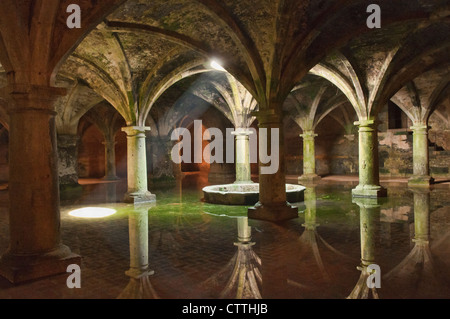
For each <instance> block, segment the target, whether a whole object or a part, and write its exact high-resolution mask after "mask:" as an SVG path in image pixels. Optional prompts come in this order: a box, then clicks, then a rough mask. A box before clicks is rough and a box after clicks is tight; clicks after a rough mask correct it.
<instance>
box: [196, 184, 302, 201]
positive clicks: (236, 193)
mask: <svg viewBox="0 0 450 319" xmlns="http://www.w3.org/2000/svg"><path fill="white" fill-rule="evenodd" d="M304 191H305V187H303V186H301V185H294V184H286V197H287V201H288V202H289V203H298V202H303V200H304V196H303V192H304ZM203 194H204V198H205V202H207V203H210V204H219V205H243V206H253V205H255V204H256V203H257V202H258V201H259V184H258V183H252V184H225V185H213V186H207V187H205V188H203Z"/></svg>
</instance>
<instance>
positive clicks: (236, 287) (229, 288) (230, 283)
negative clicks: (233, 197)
mask: <svg viewBox="0 0 450 319" xmlns="http://www.w3.org/2000/svg"><path fill="white" fill-rule="evenodd" d="M237 226H238V241H237V242H235V243H234V245H235V246H237V248H238V251H237V252H236V254H235V255H234V257H233V258H232V259H231V261H230V262H229V263H228V264H227V265H226V266H225V267H224V268H222V270H220V271H219V272H218V273H217V274H216V275H214V276H213V277H211V278H209V279H207V280H206V281H204V282H203V283H202V284H201V286H202V287H205V288H207V287H210V286H219V285H220V283H221V282H222V281H225V280H227V278H228V280H227V282H226V284H225V287H224V289H223V290H222V291H221V293H220V298H236V299H261V293H260V286H261V284H262V276H261V272H260V267H261V259H260V258H259V257H258V256H257V255H256V254H255V252H254V251H253V248H252V247H253V246H254V245H255V243H254V242H251V227H249V226H248V218H247V217H239V218H237Z"/></svg>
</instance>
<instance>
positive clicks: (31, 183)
mask: <svg viewBox="0 0 450 319" xmlns="http://www.w3.org/2000/svg"><path fill="white" fill-rule="evenodd" d="M61 94H62V92H61V90H60V89H57V88H50V87H38V86H32V87H25V88H20V87H14V88H13V89H12V93H11V95H10V97H11V102H12V103H13V105H11V108H10V142H9V156H10V161H9V163H10V180H9V197H10V207H9V232H10V243H9V248H8V250H7V252H6V253H5V254H4V255H3V256H2V258H1V261H0V274H1V275H2V276H3V277H6V278H7V279H8V280H10V281H11V282H13V283H18V282H23V281H28V280H35V279H38V278H42V277H47V276H51V275H56V274H60V273H65V272H66V270H67V267H68V266H69V265H70V264H78V265H80V261H81V260H80V257H79V256H77V255H75V254H72V253H71V251H70V249H69V248H68V247H67V246H64V245H63V244H62V243H61V237H60V235H61V234H60V211H59V200H60V199H59V182H58V156H57V145H56V128H55V115H56V112H55V111H54V107H53V102H54V100H55V99H56V98H57V97H58V96H59V95H61Z"/></svg>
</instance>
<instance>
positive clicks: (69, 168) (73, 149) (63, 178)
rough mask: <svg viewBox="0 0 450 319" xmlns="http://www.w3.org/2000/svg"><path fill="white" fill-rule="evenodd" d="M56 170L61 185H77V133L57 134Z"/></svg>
mask: <svg viewBox="0 0 450 319" xmlns="http://www.w3.org/2000/svg"><path fill="white" fill-rule="evenodd" d="M57 139H58V163H59V164H58V170H59V182H60V184H61V185H78V143H79V141H80V138H79V136H78V135H66V134H61V135H58V137H57Z"/></svg>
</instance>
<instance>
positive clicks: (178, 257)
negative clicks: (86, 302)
mask: <svg viewBox="0 0 450 319" xmlns="http://www.w3.org/2000/svg"><path fill="white" fill-rule="evenodd" d="M202 186H205V181H204V180H202V179H198V178H195V177H192V176H190V177H188V178H185V180H183V182H182V183H181V182H180V183H178V184H177V185H172V186H166V187H158V186H153V185H152V186H151V187H150V189H151V190H152V192H153V193H155V194H156V195H157V203H156V204H154V205H149V206H147V205H143V206H139V207H138V208H135V207H133V206H130V205H126V204H123V203H120V202H121V199H122V197H123V194H124V192H125V189H126V185H125V183H124V182H123V181H122V182H118V183H104V184H92V185H85V186H83V192H82V193H80V194H77V196H74V197H73V198H66V199H63V200H62V203H61V204H62V206H61V227H62V241H63V243H64V244H66V245H68V246H69V247H70V248H71V249H72V251H73V252H75V253H77V254H79V255H81V256H82V263H81V265H80V267H81V289H69V288H67V285H66V280H67V278H68V276H69V274H62V275H59V276H54V277H50V278H45V279H42V280H38V281H35V282H29V283H24V284H21V285H17V286H14V285H12V284H10V283H9V282H7V281H6V280H5V279H1V278H0V299H15V298H71V299H94V298H95V299H112V298H118V297H119V296H120V297H123V298H133V297H139V293H137V292H136V291H138V292H139V291H141V292H142V291H143V292H144V296H143V297H149V298H150V297H155V298H163V299H201V298H208V299H211V298H214V299H215V298H230V299H234V298H267V299H269V298H275V299H315V298H318V299H323V298H327V299H329V298H331V299H344V298H348V297H352V298H360V297H366V296H367V297H369V298H372V297H378V298H381V299H391V298H449V297H450V288H449V287H450V285H449V282H450V196H449V194H450V193H449V188H448V187H436V188H434V189H432V191H431V192H426V191H416V192H413V191H411V190H409V189H407V188H406V187H400V186H396V187H388V193H389V198H388V199H383V200H379V201H370V200H369V201H367V200H365V201H364V200H359V201H355V200H352V197H351V189H352V187H353V186H352V185H347V186H346V185H342V184H340V185H334V184H328V183H321V184H319V185H317V186H316V187H314V188H311V187H308V188H307V190H306V191H305V201H304V202H301V203H297V204H296V205H297V206H298V208H299V218H298V219H294V220H290V221H286V222H283V223H280V224H273V223H268V222H264V221H257V220H248V219H247V218H246V207H233V206H216V205H211V204H207V203H204V202H202V201H201V198H202V197H203V194H202V191H201V188H202ZM0 201H1V202H2V203H5V201H7V193H6V192H5V191H4V192H2V193H1V194H0ZM2 207H3V208H2V209H1V211H0V253H3V252H4V251H5V250H6V249H7V246H8V214H7V208H6V207H7V203H6V204H4V205H2ZM82 207H105V208H113V209H115V210H116V211H117V212H116V213H115V214H114V215H112V216H109V217H105V218H92V219H87V218H79V217H73V216H71V215H69V213H70V212H71V211H72V210H74V209H77V208H82ZM130 234H131V236H130ZM146 245H148V249H147V248H146ZM130 247H132V248H131V251H133V252H136V253H135V254H134V255H132V256H130ZM139 249H141V253H138V251H139ZM142 251H144V253H142ZM146 251H148V256H145V252H146ZM139 257H140V258H139ZM146 257H148V262H149V266H150V269H151V270H153V271H154V274H153V275H151V276H148V277H144V278H141V279H139V280H137V279H131V278H130V277H128V276H127V275H126V274H125V272H126V271H127V270H129V269H130V262H134V263H135V264H136V263H138V264H139V262H140V263H145V261H146ZM139 260H140V261H139ZM364 265H365V266H368V265H377V266H379V270H380V273H379V275H380V281H379V284H380V285H381V287H380V288H378V289H377V288H373V289H370V288H369V287H368V286H367V277H368V276H369V275H370V274H371V273H369V272H367V267H364ZM361 266H362V267H361ZM373 278H374V280H373V282H374V283H375V282H376V280H375V279H376V278H377V277H373ZM139 288H141V290H139ZM140 297H142V294H141V296H140Z"/></svg>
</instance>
